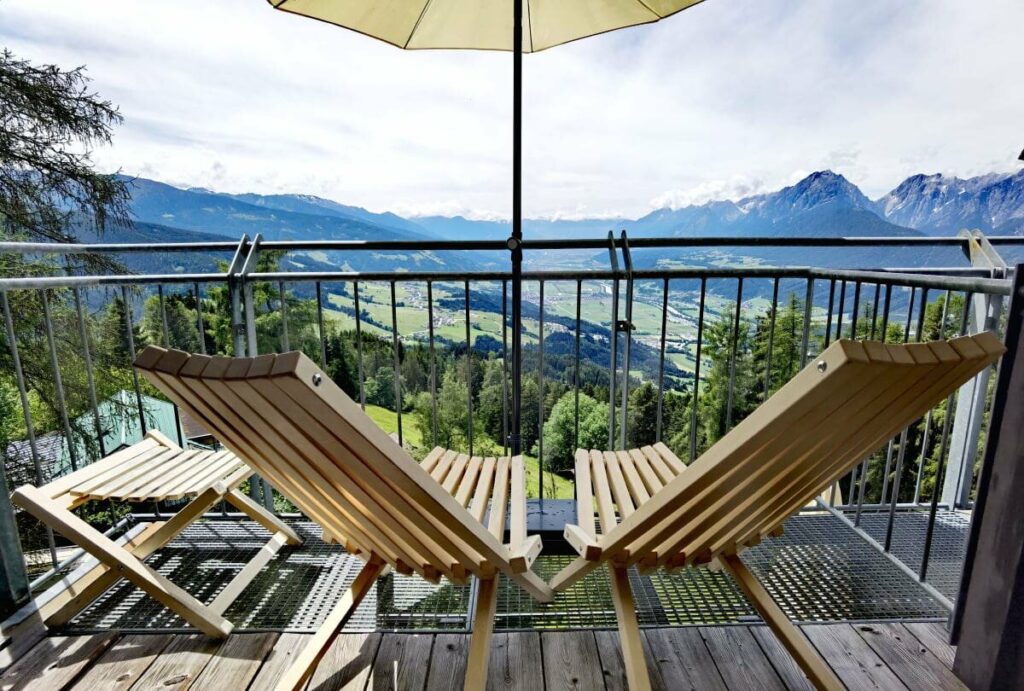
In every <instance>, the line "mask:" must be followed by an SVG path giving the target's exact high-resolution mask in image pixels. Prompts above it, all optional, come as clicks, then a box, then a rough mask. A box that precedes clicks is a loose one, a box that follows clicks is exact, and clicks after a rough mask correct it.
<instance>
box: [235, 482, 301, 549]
mask: <svg viewBox="0 0 1024 691" xmlns="http://www.w3.org/2000/svg"><path fill="white" fill-rule="evenodd" d="M224 498H225V499H226V500H227V501H228V503H230V504H231V505H233V506H234V507H235V508H237V509H238V510H239V511H241V512H242V513H244V514H245V515H246V516H248V517H249V518H251V519H252V520H254V521H256V522H257V523H259V524H260V525H261V526H263V527H264V528H266V529H267V531H268V532H270V533H284V535H285V536H286V537H287V538H288V544H289V545H301V544H302V536H300V535H299V534H298V533H297V532H295V530H294V529H293V528H292V527H291V526H290V525H288V524H287V523H285V522H284V521H282V520H281V519H280V518H278V517H277V516H276V515H274V514H272V513H270V511H268V510H267V509H266V507H264V506H262V505H260V504H257V503H256V502H255V501H253V500H252V499H251V498H249V497H248V496H246V495H245V494H242V493H241V492H239V491H238V490H237V489H233V490H230V491H229V492H228V493H227V494H225V495H224Z"/></svg>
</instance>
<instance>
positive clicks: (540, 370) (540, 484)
mask: <svg viewBox="0 0 1024 691" xmlns="http://www.w3.org/2000/svg"><path fill="white" fill-rule="evenodd" d="M538 284H539V288H540V298H539V302H540V314H539V315H538V321H539V325H538V327H537V492H538V494H537V496H538V497H539V498H540V500H541V501H543V500H544V281H538Z"/></svg>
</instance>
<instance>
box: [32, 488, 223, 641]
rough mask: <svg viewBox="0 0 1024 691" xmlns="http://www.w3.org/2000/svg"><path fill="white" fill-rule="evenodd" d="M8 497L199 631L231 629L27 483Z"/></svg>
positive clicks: (220, 632) (218, 634)
mask: <svg viewBox="0 0 1024 691" xmlns="http://www.w3.org/2000/svg"><path fill="white" fill-rule="evenodd" d="M12 499H13V500H14V502H15V503H17V504H18V505H19V506H21V507H23V508H25V509H27V510H29V511H31V513H32V514H33V515H34V516H36V517H37V518H39V519H40V520H43V522H45V523H47V524H48V525H50V526H51V527H52V528H54V529H55V530H57V531H58V532H60V534H61V535H64V536H65V537H67V538H68V539H70V540H73V541H74V542H75V543H76V544H78V545H79V546H80V547H82V549H84V550H86V551H87V552H89V553H90V554H92V555H93V556H94V557H96V558H97V559H99V560H100V561H102V562H104V563H105V564H107V565H108V566H110V567H112V568H114V569H117V570H119V572H120V574H121V575H122V576H124V577H125V578H127V579H128V580H129V581H131V582H132V583H133V584H134V585H136V586H138V587H139V588H141V589H142V590H144V591H145V592H146V593H147V594H149V595H150V596H151V597H153V598H155V599H156V600H158V601H159V602H161V603H162V604H164V605H166V606H167V607H168V608H170V609H171V610H172V611H173V612H174V613H175V614H177V615H179V616H180V617H181V618H183V619H184V620H185V621H187V622H189V623H190V624H192V625H193V626H195V627H196V628H197V629H199V630H200V631H202V632H203V633H205V634H207V635H208V636H213V637H215V638H224V637H226V636H227V635H228V634H229V633H230V632H231V629H232V624H231V622H229V621H228V620H226V619H224V618H223V617H221V616H219V615H218V614H216V613H214V612H213V611H211V610H210V609H209V608H208V607H206V606H205V605H203V604H202V603H201V602H199V601H198V600H196V599H195V598H194V597H192V596H191V595H189V594H188V593H187V592H185V591H184V590H182V589H181V588H179V587H178V586H176V585H175V584H174V583H171V581H169V580H168V579H167V578H166V577H164V576H162V575H160V574H159V573H157V572H156V571H154V570H153V569H151V568H150V567H149V566H147V565H146V564H144V563H142V562H141V561H140V560H138V559H137V558H136V557H134V556H132V555H131V554H129V553H128V552H127V551H125V550H124V548H122V547H121V546H119V545H118V544H117V543H115V542H114V541H113V540H111V539H110V538H108V537H107V536H105V535H103V533H101V532H99V531H98V530H96V529H95V528H93V527H92V526H90V525H89V524H88V523H86V522H85V521H83V520H82V519H81V518H79V517H78V516H76V515H74V514H73V513H71V512H70V511H66V510H65V509H64V508H63V507H62V506H61V505H60V504H58V503H57V502H55V501H54V500H53V499H50V498H49V497H48V496H46V494H45V493H43V492H42V491H40V490H38V489H36V488H35V487H32V486H29V485H27V486H25V487H22V488H21V489H18V490H16V491H15V492H14V495H13V496H12Z"/></svg>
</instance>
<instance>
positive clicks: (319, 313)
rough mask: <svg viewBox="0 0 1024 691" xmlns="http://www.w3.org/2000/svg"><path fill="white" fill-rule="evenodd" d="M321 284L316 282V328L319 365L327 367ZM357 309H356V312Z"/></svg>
mask: <svg viewBox="0 0 1024 691" xmlns="http://www.w3.org/2000/svg"><path fill="white" fill-rule="evenodd" d="M323 298H324V296H323V284H322V283H320V281H317V282H316V328H317V331H318V332H319V334H320V366H321V367H323V368H324V369H327V334H325V333H324V299H323ZM358 312H359V310H358V308H357V309H356V313H357V314H358Z"/></svg>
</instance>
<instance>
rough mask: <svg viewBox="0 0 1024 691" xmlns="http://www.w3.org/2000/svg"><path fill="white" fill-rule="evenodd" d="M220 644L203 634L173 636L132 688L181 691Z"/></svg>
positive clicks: (195, 676)
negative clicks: (177, 690)
mask: <svg viewBox="0 0 1024 691" xmlns="http://www.w3.org/2000/svg"><path fill="white" fill-rule="evenodd" d="M220 646H221V641H215V640H213V639H211V638H207V637H206V636H200V635H188V636H186V635H178V636H175V637H174V640H172V641H171V642H170V643H169V644H168V645H167V647H166V648H164V649H163V652H161V653H160V655H159V656H158V657H157V658H156V660H154V661H153V664H151V665H150V666H149V668H148V669H146V671H145V672H144V673H143V675H142V676H141V677H140V678H139V681H138V682H137V683H136V684H135V686H134V687H132V688H138V689H161V691H167V690H170V691H173V690H174V689H181V691H184V689H187V688H188V687H189V686H191V685H192V683H193V682H194V681H195V680H196V679H198V678H199V675H200V674H202V672H203V669H205V667H206V665H207V664H208V663H209V662H210V659H211V658H212V657H213V655H214V654H215V653H216V652H217V650H219V649H220Z"/></svg>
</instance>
